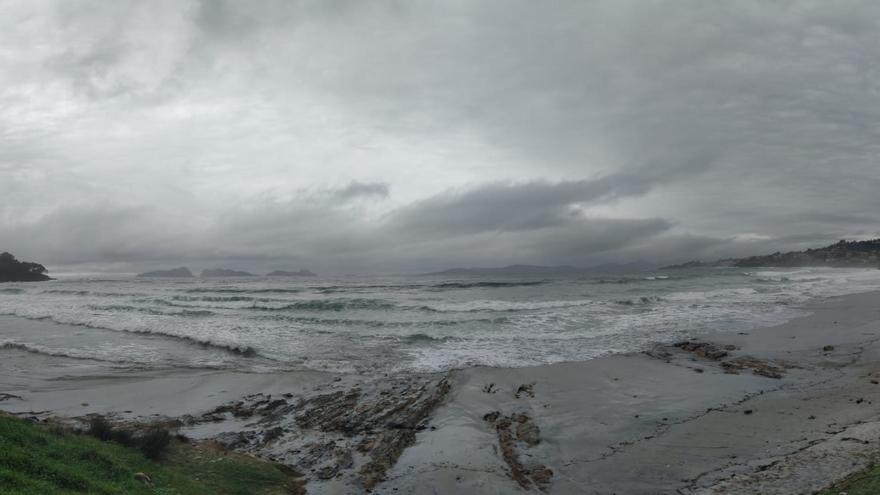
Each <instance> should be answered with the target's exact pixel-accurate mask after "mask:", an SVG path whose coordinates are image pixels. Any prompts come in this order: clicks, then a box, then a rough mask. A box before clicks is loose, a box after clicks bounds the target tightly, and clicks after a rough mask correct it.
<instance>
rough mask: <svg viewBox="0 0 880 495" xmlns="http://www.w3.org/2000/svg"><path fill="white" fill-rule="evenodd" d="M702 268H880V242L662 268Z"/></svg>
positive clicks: (690, 262)
mask: <svg viewBox="0 0 880 495" xmlns="http://www.w3.org/2000/svg"><path fill="white" fill-rule="evenodd" d="M704 266H738V267H743V268H747V267H758V266H834V267H852V268H857V267H877V268H880V239H872V240H870V241H840V242H838V243H836V244H831V245H830V246H825V247H821V248H816V249H807V250H806V251H790V252H788V253H780V252H775V253H773V254H768V255H765V256H750V257H748V258H739V259H726V260H718V261H713V262H702V261H689V262H687V263H683V264H681V265H673V266H667V267H664V269H675V268H699V267H704Z"/></svg>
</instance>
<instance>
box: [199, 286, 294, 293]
mask: <svg viewBox="0 0 880 495" xmlns="http://www.w3.org/2000/svg"><path fill="white" fill-rule="evenodd" d="M302 291H303V290H302V289H282V288H278V289H221V288H210V287H198V288H195V289H186V290H185V291H184V292H188V293H190V294H198V293H208V294H212V293H216V294H273V293H277V294H297V293H299V292H302Z"/></svg>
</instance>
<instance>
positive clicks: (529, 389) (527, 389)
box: [513, 383, 535, 399]
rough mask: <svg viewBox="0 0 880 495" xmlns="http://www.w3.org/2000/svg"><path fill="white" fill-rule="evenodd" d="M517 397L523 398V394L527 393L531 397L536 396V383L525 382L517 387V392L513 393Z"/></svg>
mask: <svg viewBox="0 0 880 495" xmlns="http://www.w3.org/2000/svg"><path fill="white" fill-rule="evenodd" d="M513 395H514V397H516V398H517V399H519V398H522V396H524V395H527V396H529V397H531V398H533V399H534V398H535V384H534V383H525V384H522V385H520V386H519V388H517V389H516V393H515V394H513Z"/></svg>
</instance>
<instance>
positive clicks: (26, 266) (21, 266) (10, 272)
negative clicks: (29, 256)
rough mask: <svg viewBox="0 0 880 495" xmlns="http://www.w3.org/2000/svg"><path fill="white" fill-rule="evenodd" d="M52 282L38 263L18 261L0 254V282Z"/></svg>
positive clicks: (8, 255) (43, 267)
mask: <svg viewBox="0 0 880 495" xmlns="http://www.w3.org/2000/svg"><path fill="white" fill-rule="evenodd" d="M43 280H52V279H51V278H50V277H49V276H48V275H46V267H45V266H43V265H41V264H39V263H31V262H28V261H18V260H17V259H15V256H13V255H11V254H9V253H0V282H40V281H43Z"/></svg>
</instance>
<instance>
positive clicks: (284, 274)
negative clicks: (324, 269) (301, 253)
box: [266, 269, 318, 277]
mask: <svg viewBox="0 0 880 495" xmlns="http://www.w3.org/2000/svg"><path fill="white" fill-rule="evenodd" d="M266 276H267V277H317V276H318V275H316V274H315V273H312V272H311V271H309V270H305V269H303V270H300V271H297V272H287V271H284V270H275V271H274V272H269V273H267V274H266Z"/></svg>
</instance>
